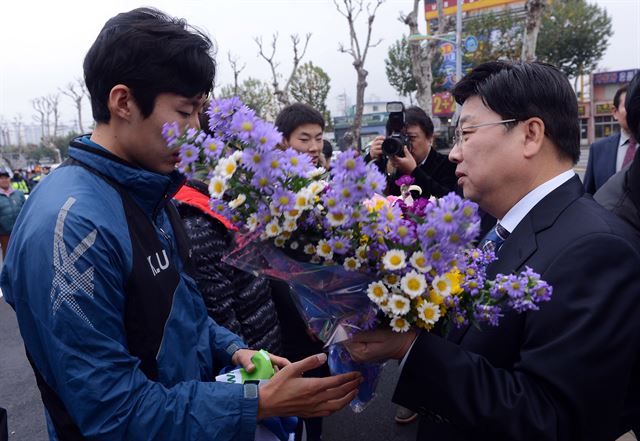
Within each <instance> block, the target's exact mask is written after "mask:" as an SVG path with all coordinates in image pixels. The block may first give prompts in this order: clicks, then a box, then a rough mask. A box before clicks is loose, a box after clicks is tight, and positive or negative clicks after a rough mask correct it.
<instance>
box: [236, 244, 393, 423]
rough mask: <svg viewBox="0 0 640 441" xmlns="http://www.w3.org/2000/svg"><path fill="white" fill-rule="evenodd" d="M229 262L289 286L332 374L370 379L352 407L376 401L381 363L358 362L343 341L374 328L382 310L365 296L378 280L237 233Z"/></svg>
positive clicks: (360, 390)
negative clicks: (324, 352)
mask: <svg viewBox="0 0 640 441" xmlns="http://www.w3.org/2000/svg"><path fill="white" fill-rule="evenodd" d="M224 261H225V262H227V263H228V264H230V265H233V266H235V267H236V268H239V269H241V270H244V271H247V272H250V273H253V274H260V275H263V276H266V277H271V278H274V279H278V280H283V281H285V282H287V283H288V284H289V286H290V287H291V293H292V297H293V300H294V302H295V304H296V306H297V308H298V311H299V312H300V314H301V315H302V317H303V318H304V319H305V321H306V322H307V325H308V327H309V329H310V330H311V332H313V334H314V335H315V336H317V337H318V338H319V339H320V340H322V342H324V344H325V347H326V348H327V350H328V363H329V369H330V370H331V372H332V373H333V374H340V373H344V372H351V371H359V372H361V373H362V375H363V377H364V379H365V381H364V382H363V383H362V384H361V385H360V386H359V389H358V395H357V396H356V398H355V399H354V400H353V401H352V402H351V404H350V405H351V408H352V409H353V410H354V411H355V412H360V411H362V410H363V409H364V408H365V407H366V405H367V403H369V402H370V401H371V400H372V399H373V398H374V397H375V389H376V386H377V382H378V376H379V374H380V370H381V368H382V363H357V362H355V361H354V360H353V359H352V358H351V356H350V355H349V352H348V351H347V350H346V349H345V348H344V346H343V344H342V342H343V341H345V340H347V339H348V338H350V337H351V336H352V335H353V334H354V333H356V332H358V331H361V330H366V329H372V327H373V326H375V323H376V320H375V319H376V314H377V307H376V305H375V304H373V303H372V302H371V301H370V300H369V298H368V297H367V294H366V291H367V286H368V285H369V283H371V281H372V280H373V278H372V277H371V276H369V275H367V274H365V273H361V272H353V271H347V270H345V269H344V268H343V267H342V266H340V265H320V264H313V263H308V262H303V261H301V260H297V259H296V258H294V257H291V256H289V255H287V254H285V253H284V251H283V250H282V249H279V248H277V247H275V246H274V245H272V244H271V243H269V242H263V241H260V240H259V238H258V237H257V235H255V234H253V235H252V234H249V235H238V236H237V237H236V247H235V248H234V250H233V251H232V252H231V253H229V254H228V255H227V256H226V257H225V258H224Z"/></svg>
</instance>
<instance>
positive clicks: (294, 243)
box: [289, 240, 300, 250]
mask: <svg viewBox="0 0 640 441" xmlns="http://www.w3.org/2000/svg"><path fill="white" fill-rule="evenodd" d="M289 247H291V249H292V250H297V249H298V248H299V247H300V244H299V243H298V242H297V241H295V240H294V241H293V242H291V244H289Z"/></svg>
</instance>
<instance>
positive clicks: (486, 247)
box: [480, 223, 509, 253]
mask: <svg viewBox="0 0 640 441" xmlns="http://www.w3.org/2000/svg"><path fill="white" fill-rule="evenodd" d="M507 237H509V232H508V231H507V229H506V228H504V227H503V226H502V225H500V224H499V223H498V224H496V226H495V227H493V228H492V229H491V230H490V231H489V232H488V233H487V235H486V236H485V237H484V239H482V242H481V244H480V247H481V248H482V251H485V252H488V251H493V252H494V253H497V252H498V250H499V249H500V247H501V246H502V242H504V241H505V240H506V239H507Z"/></svg>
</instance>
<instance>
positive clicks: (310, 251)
mask: <svg viewBox="0 0 640 441" xmlns="http://www.w3.org/2000/svg"><path fill="white" fill-rule="evenodd" d="M304 253H305V254H315V253H316V247H314V246H313V245H312V244H310V243H308V244H306V245H305V246H304Z"/></svg>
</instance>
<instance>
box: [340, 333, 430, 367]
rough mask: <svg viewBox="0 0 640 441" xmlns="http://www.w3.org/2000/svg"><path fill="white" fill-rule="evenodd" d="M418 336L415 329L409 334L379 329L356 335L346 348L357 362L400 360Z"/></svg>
mask: <svg viewBox="0 0 640 441" xmlns="http://www.w3.org/2000/svg"><path fill="white" fill-rule="evenodd" d="M417 336H418V334H417V332H416V331H415V330H413V329H411V330H409V331H407V332H393V331H392V330H391V329H378V330H375V331H368V332H361V333H359V334H356V335H355V336H354V337H353V338H352V339H351V340H349V341H347V342H345V346H346V348H347V350H348V351H349V353H350V354H351V356H352V357H353V359H354V360H355V361H377V360H388V359H390V358H395V359H398V360H400V359H402V358H403V357H404V356H405V355H406V353H407V351H408V350H409V348H410V347H411V344H412V343H413V341H414V340H415V339H416V337H417Z"/></svg>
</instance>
